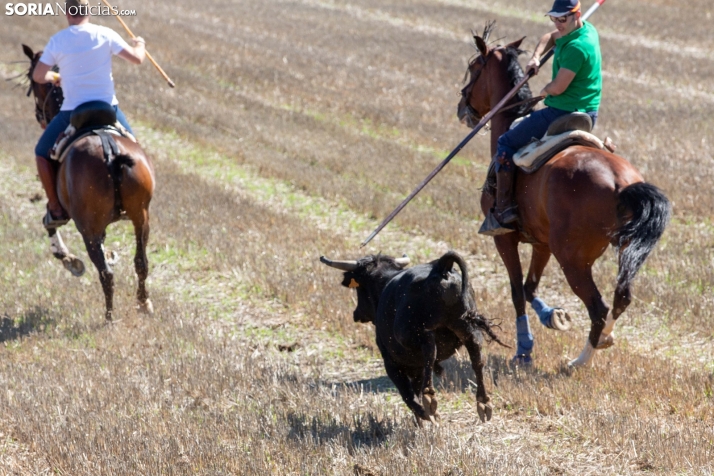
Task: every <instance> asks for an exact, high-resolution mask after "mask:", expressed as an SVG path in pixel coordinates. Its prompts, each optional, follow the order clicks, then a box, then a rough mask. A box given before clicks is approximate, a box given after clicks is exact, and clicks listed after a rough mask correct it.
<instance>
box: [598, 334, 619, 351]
mask: <svg viewBox="0 0 714 476" xmlns="http://www.w3.org/2000/svg"><path fill="white" fill-rule="evenodd" d="M613 345H615V337H614V336H613V335H612V334H609V335H606V336H602V335H601V336H600V340H599V341H598V343H597V347H595V348H596V349H597V350H602V349H607V348H609V347H612V346H613Z"/></svg>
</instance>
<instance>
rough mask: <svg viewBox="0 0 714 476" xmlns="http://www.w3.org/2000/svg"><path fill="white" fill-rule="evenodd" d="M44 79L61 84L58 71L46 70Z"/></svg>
mask: <svg viewBox="0 0 714 476" xmlns="http://www.w3.org/2000/svg"><path fill="white" fill-rule="evenodd" d="M45 81H47V82H48V83H52V84H54V85H55V86H61V85H62V78H61V77H60V75H59V73H57V72H55V71H48V72H47V75H46V76H45Z"/></svg>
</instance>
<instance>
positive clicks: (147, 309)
mask: <svg viewBox="0 0 714 476" xmlns="http://www.w3.org/2000/svg"><path fill="white" fill-rule="evenodd" d="M132 221H133V223H134V233H135V234H136V255H135V256H134V268H135V269H136V276H137V278H138V281H139V283H138V288H137V291H136V298H137V300H138V301H139V308H138V309H139V311H140V312H144V313H146V314H153V313H154V306H153V304H152V303H151V300H150V299H149V293H148V291H147V290H146V278H147V277H148V276H149V258H148V257H147V256H146V245H147V243H148V242H149V211H148V210H144V211H143V212H142V213H141V214H140V216H139V218H138V219H132Z"/></svg>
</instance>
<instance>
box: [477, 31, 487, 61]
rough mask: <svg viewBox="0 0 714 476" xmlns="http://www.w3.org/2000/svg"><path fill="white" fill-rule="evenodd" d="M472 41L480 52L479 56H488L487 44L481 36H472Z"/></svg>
mask: <svg viewBox="0 0 714 476" xmlns="http://www.w3.org/2000/svg"><path fill="white" fill-rule="evenodd" d="M474 41H475V42H476V47H477V48H478V50H479V51H480V52H481V56H483V57H486V56H488V45H487V44H486V42H485V41H483V38H481V37H480V36H474Z"/></svg>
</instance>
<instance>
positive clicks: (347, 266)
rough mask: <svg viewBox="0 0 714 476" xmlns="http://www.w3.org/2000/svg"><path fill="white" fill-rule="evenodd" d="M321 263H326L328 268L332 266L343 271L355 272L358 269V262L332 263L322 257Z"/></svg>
mask: <svg viewBox="0 0 714 476" xmlns="http://www.w3.org/2000/svg"><path fill="white" fill-rule="evenodd" d="M320 261H322V262H323V263H325V264H326V265H327V266H332V267H333V268H337V269H341V270H342V271H354V270H355V269H357V261H332V260H331V259H328V258H325V257H324V256H320Z"/></svg>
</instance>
